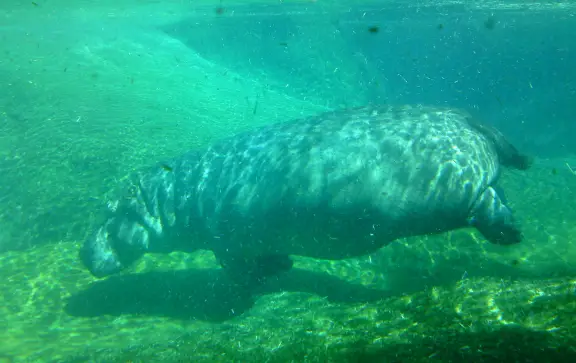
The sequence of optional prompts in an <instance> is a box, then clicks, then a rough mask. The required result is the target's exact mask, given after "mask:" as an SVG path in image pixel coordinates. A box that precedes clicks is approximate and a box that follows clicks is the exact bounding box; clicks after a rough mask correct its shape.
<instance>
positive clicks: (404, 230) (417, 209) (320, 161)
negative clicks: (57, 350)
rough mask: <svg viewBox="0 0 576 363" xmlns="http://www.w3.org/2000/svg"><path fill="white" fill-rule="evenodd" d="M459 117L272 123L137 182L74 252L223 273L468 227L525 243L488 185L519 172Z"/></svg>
mask: <svg viewBox="0 0 576 363" xmlns="http://www.w3.org/2000/svg"><path fill="white" fill-rule="evenodd" d="M529 163H530V162H529V159H528V158H527V157H525V156H522V155H520V154H519V153H518V151H517V150H516V149H515V148H514V147H513V146H512V145H511V144H509V143H508V142H507V141H506V140H505V139H504V137H503V136H502V135H501V134H500V133H499V132H498V131H496V130H494V129H492V128H490V127H488V126H486V125H483V124H480V123H478V122H476V121H474V120H472V119H471V117H470V116H469V115H468V114H467V113H466V112H464V111H461V110H458V109H449V108H437V107H425V106H370V107H362V108H357V109H348V110H340V111H335V112H329V113H325V114H321V115H318V116H315V117H311V118H307V119H302V120H297V121H293V122H286V123H279V124H274V125H269V126H266V127H263V128H259V129H255V130H253V131H250V132H247V133H243V134H240V135H237V136H235V137H231V138H228V139H225V140H222V141H221V142H218V143H217V144H215V145H213V146H211V147H209V148H207V149H204V150H197V151H191V152H189V153H186V154H184V155H182V156H180V157H178V158H175V159H172V160H170V161H168V162H166V163H163V164H161V165H158V166H156V167H153V168H151V169H150V170H146V171H143V172H141V173H139V174H137V175H134V177H133V178H131V179H130V180H129V182H128V185H127V186H125V187H124V188H123V190H124V193H123V195H121V197H120V198H118V199H117V200H111V201H110V202H109V203H108V209H109V210H108V215H107V217H106V220H105V221H104V223H103V224H102V225H100V226H99V227H98V228H97V229H96V230H95V232H94V233H93V234H92V235H91V236H90V237H89V238H88V239H87V240H86V242H85V245H84V247H83V248H82V251H81V257H82V260H83V261H84V263H85V265H86V266H87V267H88V268H89V269H90V271H91V272H92V273H93V274H94V275H96V276H100V277H101V276H106V275H109V274H112V273H115V272H118V271H120V270H121V269H123V268H124V267H127V266H128V265H130V264H131V263H132V262H134V261H135V260H136V259H138V258H139V257H140V256H142V255H143V254H144V253H147V252H171V251H175V250H182V251H194V250H197V249H209V250H212V251H213V252H214V254H215V255H216V257H217V258H218V259H219V260H220V261H221V262H222V264H223V266H224V267H226V268H228V269H229V270H230V271H231V272H232V274H233V275H234V274H248V273H254V272H255V271H256V270H257V267H255V266H256V264H258V261H259V259H260V258H266V257H267V256H287V255H290V254H294V255H303V256H310V257H315V258H322V259H343V258H348V257H354V256H360V255H365V254H368V253H371V252H374V251H375V250H377V249H379V248H380V247H382V246H384V245H386V244H388V243H390V242H391V241H393V240H395V239H397V238H401V237H407V236H414V235H423V234H429V233H440V232H444V231H448V230H453V229H456V228H460V227H465V226H468V225H472V226H475V227H476V228H478V230H479V231H480V232H481V233H482V234H483V235H484V236H485V237H486V238H487V239H488V240H490V241H491V242H494V243H499V244H511V243H516V242H520V240H521V239H522V236H521V233H520V231H519V229H518V228H517V227H516V225H515V223H514V218H513V216H512V213H511V211H510V210H509V208H508V207H507V206H505V205H504V203H503V202H502V200H501V199H500V197H499V196H498V194H497V193H496V191H495V190H494V189H493V188H492V187H491V185H493V184H494V183H495V182H496V180H497V179H498V175H499V173H500V167H501V165H506V166H510V167H515V168H518V169H526V168H527V167H528V166H529Z"/></svg>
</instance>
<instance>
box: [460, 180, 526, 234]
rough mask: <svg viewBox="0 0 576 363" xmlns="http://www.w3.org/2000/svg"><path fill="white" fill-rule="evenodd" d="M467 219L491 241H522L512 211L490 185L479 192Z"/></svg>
mask: <svg viewBox="0 0 576 363" xmlns="http://www.w3.org/2000/svg"><path fill="white" fill-rule="evenodd" d="M468 221H469V223H470V225H472V226H474V227H476V229H478V231H480V233H482V235H483V236H484V237H485V238H486V239H487V240H489V241H490V242H492V243H496V244H502V245H509V244H514V243H518V242H521V241H522V232H521V231H520V230H519V229H518V226H517V225H516V222H515V219H514V216H513V215H512V211H511V210H510V208H508V207H507V206H506V205H505V204H504V202H503V200H502V198H501V197H500V196H499V195H498V193H497V192H496V190H495V189H494V188H492V187H488V188H487V189H486V190H485V191H484V192H483V193H482V194H480V196H479V197H478V199H477V200H476V202H475V203H474V205H473V207H472V210H471V213H470V216H469V217H468Z"/></svg>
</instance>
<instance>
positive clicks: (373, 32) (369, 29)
mask: <svg viewBox="0 0 576 363" xmlns="http://www.w3.org/2000/svg"><path fill="white" fill-rule="evenodd" d="M368 31H369V32H370V33H372V34H376V33H378V32H379V31H380V28H379V27H378V26H376V25H373V26H371V27H369V28H368Z"/></svg>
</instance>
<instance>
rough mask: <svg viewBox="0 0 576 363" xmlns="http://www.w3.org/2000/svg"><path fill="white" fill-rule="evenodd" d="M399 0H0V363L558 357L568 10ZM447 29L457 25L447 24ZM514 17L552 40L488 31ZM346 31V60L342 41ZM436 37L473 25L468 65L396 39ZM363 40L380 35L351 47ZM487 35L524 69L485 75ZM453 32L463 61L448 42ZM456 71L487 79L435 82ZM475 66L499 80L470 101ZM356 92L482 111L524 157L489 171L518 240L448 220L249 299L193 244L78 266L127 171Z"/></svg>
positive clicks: (564, 322) (567, 247)
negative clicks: (528, 159)
mask: <svg viewBox="0 0 576 363" xmlns="http://www.w3.org/2000/svg"><path fill="white" fill-rule="evenodd" d="M399 4H400V3H399V2H389V3H387V5H386V6H384V4H383V3H382V4H374V3H371V4H368V3H363V2H359V1H353V2H337V3H336V2H328V1H327V2H323V1H321V0H318V1H315V2H312V1H292V2H290V1H284V2H282V3H281V2H276V1H273V2H269V3H258V2H225V1H222V2H220V1H207V0H205V1H202V2H191V1H190V2H188V1H158V2H156V1H130V2H128V1H100V2H98V4H97V5H96V4H93V2H90V1H63V0H60V1H35V2H21V1H3V2H2V4H1V5H0V206H1V208H0V251H1V252H0V281H1V283H0V289H1V291H2V294H1V295H0V362H424V361H426V362H427V361H437V362H492V361H510V362H513V361H517V362H525V361H535V362H561V361H572V360H573V359H574V358H575V355H576V352H574V349H573V347H574V346H576V344H575V343H576V337H575V336H574V326H575V325H574V318H573V317H574V316H575V313H576V249H575V248H574V247H573V242H574V238H575V237H574V236H576V223H575V221H576V207H575V205H574V203H573V202H572V201H573V200H575V199H576V198H575V197H576V175H575V174H574V172H573V170H572V169H576V157H574V151H576V147H574V144H573V143H574V142H573V141H571V140H575V139H576V135H573V134H570V132H572V131H574V130H576V129H575V128H573V126H572V125H573V124H574V123H576V121H575V120H574V118H573V117H571V115H573V113H572V111H574V108H573V106H571V105H572V104H571V103H570V102H571V101H570V100H573V94H571V93H570V90H571V89H572V90H573V89H575V88H574V84H575V81H574V80H575V79H576V76H575V75H574V74H573V73H568V72H569V70H570V63H569V62H567V63H562V62H563V59H575V58H574V56H573V55H574V51H573V50H571V49H568V50H566V51H561V49H563V48H564V45H565V43H563V40H562V39H568V38H566V37H568V35H570V34H572V33H571V32H572V31H571V30H570V29H576V27H573V28H567V29H568V30H565V31H563V32H561V31H560V30H558V29H560V28H559V27H558V28H554V27H552V25H554V24H558V23H560V22H559V21H554V19H556V20H558V19H560V20H562V21H564V20H565V19H569V18H573V17H574V14H576V13H575V9H574V7H573V6H572V5H571V4H570V3H568V2H562V1H554V2H550V3H539V4H537V5H531V6H528V5H526V4H524V3H522V4H516V3H511V2H481V3H478V4H474V5H466V3H458V2H450V3H448V2H446V3H435V4H432V3H431V4H425V5H422V4H417V3H404V4H400V5H399ZM219 8H222V9H223V10H222V11H220V10H218V11H217V9H219ZM351 13H354V14H356V15H354V16H351V15H350V14H351ZM422 14H427V15H425V16H423V15H422ZM471 18H472V19H479V20H478V21H476V20H473V21H469V20H467V19H471ZM526 18H529V19H530V21H528V20H526V21H524V22H523V19H526ZM462 19H464V20H462ZM489 19H496V21H495V25H494V26H493V25H490V24H492V23H491V22H490V21H488V20H489ZM533 19H540V20H538V21H534V20H533ZM459 21H462V22H464V23H462V24H463V25H461V26H462V27H463V28H461V29H460V28H456V27H455V25H454V27H452V28H451V24H456V23H458V22H459ZM487 21H488V22H487ZM486 22H487V23H486ZM547 22H549V23H547ZM520 23H522V24H523V25H522V26H524V27H525V26H526V24H533V26H534V27H535V28H536V30H535V32H536V31H538V34H540V35H541V36H542V37H543V38H544V37H545V38H546V39H548V38H550V39H552V40H550V42H552V45H549V47H548V45H547V46H546V48H544V46H542V45H541V44H542V43H538V44H540V45H538V47H541V48H538V49H537V50H535V51H534V53H538V54H539V56H538V57H536V56H534V57H533V58H529V56H530V54H531V53H530V52H526V53H522V52H523V51H522V52H521V51H520V50H517V49H516V48H515V47H516V46H517V47H518V49H520V48H521V46H520V45H519V44H521V40H520V39H519V40H518V41H517V42H515V39H514V38H512V36H511V35H509V34H510V33H508V31H509V32H512V31H513V30H514V29H518V28H519V27H520V26H519V25H518V24H520ZM254 24H258V26H255V25H254ZM278 24H283V26H282V27H280V26H279V25H278ZM374 24H376V25H377V26H378V32H377V33H375V34H374V33H373V32H371V31H370V27H373V26H375V25H374ZM440 24H442V27H439V25H440ZM458 24H460V23H458ZM562 24H563V23H562ZM351 27H352V28H351ZM492 27H493V28H494V29H491V28H492ZM541 28H543V29H547V30H546V31H545V32H541V31H540V30H541ZM350 29H356V30H350ZM463 29H465V30H463ZM347 31H349V32H347ZM360 31H365V34H364V33H362V34H364V35H362V36H367V37H368V38H366V40H365V43H362V44H363V45H364V47H365V48H362V49H365V50H364V51H360V50H358V49H357V47H356V45H357V44H356V43H355V40H354V39H355V38H354V37H355V36H356V34H357V33H356V32H360ZM440 31H441V32H442V33H440V34H442V36H445V37H447V38H446V39H461V38H462V37H465V36H466V34H468V33H467V32H470V34H478V35H477V36H476V35H475V36H474V39H475V41H477V42H479V43H481V44H483V45H482V46H481V47H482V49H488V50H487V52H488V53H489V56H488V55H487V56H482V57H480V58H474V57H472V58H470V59H468V60H466V61H464V60H461V61H459V60H458V59H456V58H453V57H449V58H450V59H448V60H447V59H446V58H447V57H442V56H441V55H438V54H437V55H436V58H434V55H433V53H426V52H424V51H423V50H422V49H423V48H425V46H424V45H422V46H420V45H418V44H419V43H417V42H415V39H419V40H418V41H422V40H421V39H426V37H427V36H429V35H431V34H438V32H440ZM555 31H558V33H557V34H556V33H554V32H555ZM461 34H464V35H461ZM542 34H544V35H542ZM555 34H556V35H555ZM384 36H386V37H389V38H390V39H392V38H393V39H396V40H398V39H400V40H398V41H395V42H392V43H390V42H383V43H370V42H374V41H375V39H379V38H375V37H384ZM434 36H436V35H434ZM458 37H460V38H458ZM494 37H500V38H499V39H503V40H505V41H508V43H506V44H512V45H509V46H508V49H509V50H510V52H516V51H517V52H518V54H522V55H521V56H518V58H517V59H522V60H523V62H524V63H523V64H527V67H528V68H529V69H531V70H534V75H531V74H526V72H525V71H518V74H515V75H514V74H512V73H513V72H512V71H504V70H500V71H499V70H498V67H497V65H498V64H499V63H498V62H503V64H513V62H511V61H510V60H509V59H508V58H506V54H503V53H501V50H500V49H501V48H499V47H501V46H502V44H504V43H497V42H496V41H495V40H494V39H492V38H494ZM507 37H508V38H507ZM563 37H564V38H563ZM362 39H364V38H362ZM526 39H528V40H526ZM526 39H524V40H523V41H529V40H530V39H534V38H530V39H529V38H526ZM363 42H364V40H363ZM410 42H415V43H414V44H415V45H414V46H410V47H409V48H410V49H407V50H401V51H400V48H398V47H399V46H398V44H408V43H410ZM554 42H556V43H554ZM390 44H392V45H394V47H396V48H394V47H391V46H390ZM422 44H427V43H425V42H423V43H422ZM455 44H457V45H456V46H455V47H460V48H459V49H461V50H460V52H462V53H464V50H463V49H467V47H468V46H469V44H468V43H467V42H465V41H463V42H458V43H455ZM495 44H496V45H495ZM498 44H499V45H498ZM366 47H367V48H366ZM502 47H504V46H502ZM526 47H528V48H526ZM529 47H537V45H532V44H530V43H528V45H526V44H524V45H522V49H524V50H525V49H531V48H529ZM505 48H506V47H504V48H502V49H505ZM366 49H368V50H366ZM374 49H377V50H378V51H379V52H381V53H382V54H384V56H382V57H381V58H379V59H387V58H386V57H387V53H388V52H400V53H394V54H390V58H398V57H399V55H398V54H401V56H402V57H404V58H402V60H400V61H398V63H394V64H393V63H379V62H373V61H371V60H374V59H375V58H376V57H375V56H372V57H371V55H370V54H369V50H374ZM419 49H420V51H419ZM550 49H555V51H557V52H559V53H550ZM558 49H560V50H558ZM490 51H492V52H493V53H490ZM455 54H456V53H455ZM526 54H528V55H526ZM540 54H541V56H540ZM429 58H433V61H431V60H429ZM414 59H416V60H414ZM440 59H444V60H445V61H446V62H447V64H446V68H445V69H443V70H441V69H440V68H441V66H440V65H438V62H439V60H440ZM536 59H537V60H536ZM382 62H384V61H382ZM427 62H428V63H427ZM459 62H464V63H466V62H471V63H470V64H472V62H478V63H480V64H484V65H485V68H482V67H480V68H482V70H483V71H484V72H488V70H489V69H488V67H493V68H494V71H492V73H489V74H490V76H484V75H482V76H479V79H471V78H466V77H463V79H461V80H459V82H457V83H455V82H456V81H455V80H450V81H449V82H448V81H447V84H448V83H449V84H450V85H451V86H447V85H446V84H443V83H441V82H440V80H441V79H445V78H446V77H445V73H446V72H447V73H448V74H452V73H457V72H459V71H457V69H458V68H457V65H458V63H459ZM547 62H550V63H547ZM555 62H556V63H555ZM403 63H410V64H419V65H418V66H416V65H414V67H416V68H417V69H418V70H419V71H418V72H421V74H424V73H426V75H427V76H426V77H428V78H430V77H433V74H435V73H434V72H438V74H441V72H445V73H442V74H443V75H442V77H438V80H436V81H437V82H440V83H434V84H433V85H432V84H428V83H425V82H428V81H427V80H424V81H423V80H421V79H419V78H414V77H415V76H414V74H416V73H417V72H416V73H414V74H412V73H410V72H409V70H407V69H400V68H399V64H403ZM432 63H434V65H432ZM448 63H449V64H448ZM520 63H521V62H519V64H520ZM466 64H467V63H466ZM550 64H553V66H552V65H550ZM566 64H567V66H566V68H562V67H563V65H566ZM500 66H502V64H500ZM434 67H437V68H434ZM518 67H519V66H518ZM464 68H466V67H464ZM572 68H573V67H572ZM466 69H468V68H466ZM538 69H544V70H545V69H549V70H551V69H554V70H555V71H554V72H556V73H557V74H554V75H552V71H550V72H551V73H550V74H548V73H542V72H541V73H538V71H537V70H538ZM447 70H448V71H447ZM472 73H474V72H472ZM483 74H486V73H483ZM542 74H545V75H547V76H548V77H547V78H546V77H544V76H542ZM428 75H429V76H430V77H429V76H428ZM506 77H508V78H506ZM539 77H540V78H539ZM554 77H556V78H554ZM424 78H425V77H424ZM424 78H423V79H424ZM487 78H488V79H490V81H491V82H492V83H493V82H495V81H493V80H500V81H498V82H501V83H498V82H496V85H495V86H494V88H492V89H491V91H490V92H487V91H486V92H484V93H478V91H477V90H479V89H483V90H485V89H486V87H487V86H486V85H485V84H483V83H482V81H483V80H485V79H487ZM510 79H513V80H510ZM419 82H420V83H419ZM430 82H432V81H430ZM466 82H468V84H466V86H460V84H462V83H466ZM506 82H508V83H506ZM516 82H517V83H516ZM554 82H557V83H554ZM492 83H491V84H492ZM426 84H428V86H427V87H425V86H424V85H426ZM456 84H459V85H458V86H455V85H456ZM451 87H452V88H451ZM458 87H462V88H458ZM545 87H550V89H548V88H545ZM570 87H572V88H570ZM551 89H556V90H561V91H562V92H560V91H558V94H554V93H553V92H552V91H550V90H551ZM440 90H442V92H440ZM528 92H532V93H530V94H528ZM420 100H421V101H420ZM372 102H374V103H376V102H384V103H392V102H427V103H439V104H445V103H455V104H456V106H464V107H466V108H470V109H475V107H478V109H479V112H480V113H481V114H482V115H484V116H485V117H487V118H490V117H491V116H493V115H497V117H496V118H498V122H499V123H498V122H496V123H498V126H499V127H500V128H501V129H502V130H503V131H504V132H506V134H507V136H510V138H511V139H512V140H513V141H514V142H515V143H516V144H517V145H519V147H521V148H524V149H526V150H528V151H529V152H531V153H532V154H535V155H536V157H537V158H536V163H535V165H534V167H533V168H531V169H530V170H528V171H526V172H516V171H509V170H506V171H504V175H503V176H502V181H501V185H502V187H503V188H504V189H506V192H507V199H508V200H509V202H510V205H511V207H512V208H513V210H514V212H515V214H516V215H517V216H518V218H519V220H520V222H521V225H522V229H523V232H524V234H525V241H524V242H523V243H522V244H520V245H517V246H511V247H501V246H494V245H490V244H488V242H486V241H485V240H483V239H482V237H481V236H480V235H479V234H477V233H476V232H475V231H473V230H459V231H454V232H451V233H446V234H443V235H437V236H424V237H418V238H411V239H407V240H400V241H397V242H395V243H393V244H392V245H390V246H387V247H386V248H384V249H382V250H381V251H379V252H377V253H375V254H373V255H371V256H365V257H363V258H358V259H351V260H344V261H318V260H314V259H308V258H303V257H294V259H295V269H294V270H292V271H290V272H289V273H287V274H284V275H281V276H280V277H278V278H275V279H272V280H270V281H268V282H267V283H266V284H265V285H263V286H261V287H259V288H258V289H257V291H254V292H253V293H252V294H251V293H248V292H247V291H245V290H243V289H241V288H239V287H238V286H236V285H234V284H233V283H232V282H231V281H229V279H228V277H227V276H226V275H224V274H223V273H222V272H221V270H220V269H219V266H218V264H217V263H216V261H215V260H214V258H213V256H212V254H211V253H208V252H200V253H196V254H194V255H186V254H182V253H173V254H170V255H151V256H146V257H145V258H144V259H143V260H142V261H140V262H139V263H138V264H137V265H136V266H135V267H133V268H131V269H130V270H129V271H126V273H124V274H122V275H121V276H114V277H111V278H109V279H104V280H97V279H95V278H93V277H92V276H91V275H90V274H89V273H88V272H87V271H86V269H85V268H84V267H83V266H82V265H81V264H80V261H79V260H78V249H79V246H80V245H81V243H82V241H83V239H84V238H85V236H86V233H87V232H88V228H89V226H90V224H91V223H92V222H93V221H94V219H95V218H96V211H97V209H98V208H99V207H100V206H101V205H102V204H103V203H105V201H106V195H107V194H108V193H109V192H110V191H111V190H113V188H114V186H115V185H117V184H118V182H119V181H121V180H122V179H124V178H126V177H127V175H128V174H129V173H131V172H132V171H134V170H137V169H139V168H140V167H143V166H146V165H150V164H151V163H155V162H158V161H160V160H162V159H165V158H167V157H171V156H174V155H178V154H180V153H182V152H184V151H186V150H189V149H191V148H194V147H198V146H204V145H208V144H210V143H211V142H213V141H214V140H216V139H219V138H221V137H224V136H229V135H233V134H235V133H237V132H239V131H241V130H246V129H249V128H252V127H255V126H259V125H264V124H268V123H272V122H278V121H286V120H290V119H294V118H299V117H304V116H307V115H313V114H317V113H319V112H322V111H324V110H327V109H333V108H338V107H350V106H356V105H362V104H366V103H372ZM467 102H469V103H468V104H467ZM570 107H572V108H570ZM551 109H557V112H556V113H554V114H552V113H551V111H550V110H551ZM539 110H540V111H541V113H538V112H539ZM502 115H503V116H502ZM531 116H532V117H531ZM550 130H557V131H555V132H552V131H550ZM575 132H576V131H575ZM572 136H574V137H572Z"/></svg>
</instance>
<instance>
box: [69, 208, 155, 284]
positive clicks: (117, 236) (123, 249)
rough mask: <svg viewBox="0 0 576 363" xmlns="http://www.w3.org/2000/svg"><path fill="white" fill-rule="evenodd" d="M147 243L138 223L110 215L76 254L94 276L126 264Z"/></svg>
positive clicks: (135, 257) (139, 254)
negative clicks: (78, 253)
mask: <svg viewBox="0 0 576 363" xmlns="http://www.w3.org/2000/svg"><path fill="white" fill-rule="evenodd" d="M147 246H148V233H147V232H146V230H145V229H144V228H142V226H140V225H139V224H137V223H134V222H128V221H126V220H121V221H119V220H117V219H116V218H111V219H109V220H108V221H107V222H106V223H104V224H103V225H102V226H101V227H99V228H98V229H97V230H96V231H95V232H94V233H93V234H92V235H91V236H90V237H89V238H88V239H87V240H86V241H85V242H84V245H83V246H82V249H81V250H80V258H81V260H82V262H83V264H84V265H85V266H86V267H87V268H88V270H90V272H91V273H92V274H93V275H94V276H96V277H105V276H108V275H112V274H115V273H117V272H120V271H121V270H122V269H124V268H125V267H127V266H129V265H130V264H131V263H132V262H134V261H135V260H137V259H138V258H139V257H141V256H142V255H143V254H144V252H145V250H146V247H147Z"/></svg>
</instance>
